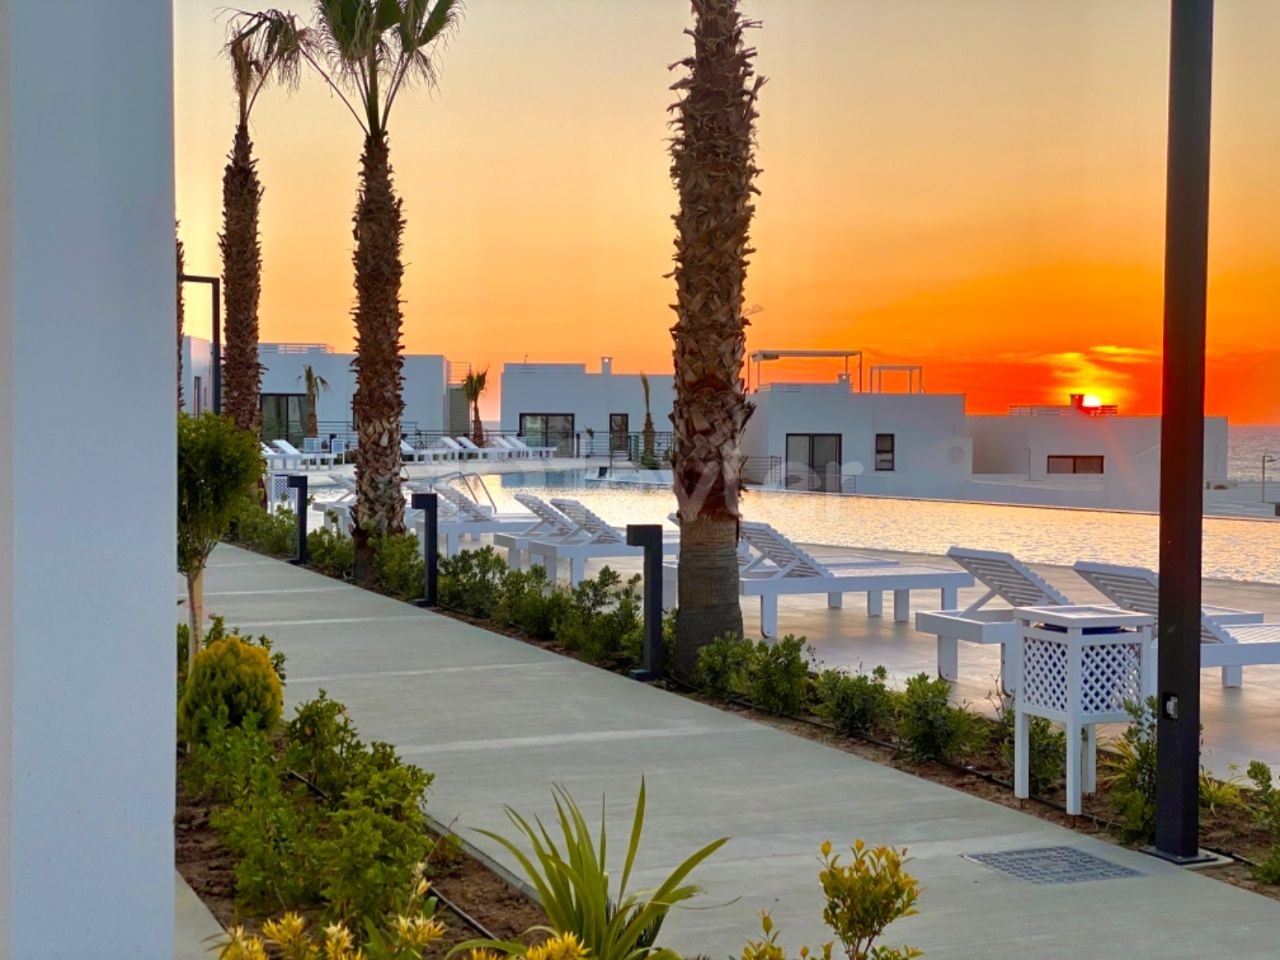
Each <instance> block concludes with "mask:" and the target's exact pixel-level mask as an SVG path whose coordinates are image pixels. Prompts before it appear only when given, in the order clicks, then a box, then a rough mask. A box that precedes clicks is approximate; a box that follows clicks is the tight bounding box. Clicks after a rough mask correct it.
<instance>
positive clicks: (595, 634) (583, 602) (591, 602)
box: [555, 567, 644, 667]
mask: <svg viewBox="0 0 1280 960" xmlns="http://www.w3.org/2000/svg"><path fill="white" fill-rule="evenodd" d="M640 580H641V578H640V575H639V574H637V575H635V576H633V577H631V578H630V579H629V580H627V581H625V582H624V581H623V579H622V577H621V576H620V575H619V574H618V573H617V571H615V570H613V569H611V568H610V567H604V568H603V569H602V570H601V571H600V573H599V575H598V576H597V577H595V578H594V579H586V580H583V581H582V582H581V583H579V584H578V585H577V586H576V587H574V588H573V591H572V593H571V594H570V600H569V604H568V608H567V609H566V610H565V611H564V613H563V615H562V616H561V617H560V619H559V622H558V623H557V625H556V629H555V637H556V639H557V640H558V641H560V642H561V643H563V644H564V645H565V646H566V647H568V648H569V649H570V650H574V651H576V652H578V653H581V654H582V655H583V656H585V657H586V658H587V659H589V660H592V661H595V662H596V663H608V664H611V665H614V666H618V667H626V666H628V665H630V664H633V663H635V662H637V660H638V659H639V656H640V647H641V643H642V641H643V633H644V620H643V617H642V615H641V611H640Z"/></svg>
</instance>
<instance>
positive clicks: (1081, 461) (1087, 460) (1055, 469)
mask: <svg viewBox="0 0 1280 960" xmlns="http://www.w3.org/2000/svg"><path fill="white" fill-rule="evenodd" d="M1102 463H1103V460H1102V457H1095V456H1083V457H1077V456H1067V455H1064V454H1059V455H1050V457H1049V460H1048V465H1047V466H1046V472H1048V473H1055V474H1064V473H1091V474H1100V473H1102V472H1103V471H1102Z"/></svg>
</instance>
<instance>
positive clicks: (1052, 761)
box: [995, 701, 1067, 794]
mask: <svg viewBox="0 0 1280 960" xmlns="http://www.w3.org/2000/svg"><path fill="white" fill-rule="evenodd" d="M1013 721H1014V713H1013V709H1012V708H1011V707H1009V706H1006V705H1005V704H1004V702H1003V701H1001V702H999V703H997V704H996V722H995V735H996V737H997V739H998V740H999V743H1000V758H1001V759H1002V760H1003V761H1004V765H1005V767H1006V768H1008V769H1009V770H1010V771H1012V770H1013V755H1014V739H1013V733H1014V729H1013V727H1014V723H1013ZM1027 745H1028V748H1029V749H1028V751H1027V756H1028V759H1029V762H1028V765H1027V768H1028V769H1027V773H1028V784H1029V786H1030V789H1031V793H1032V794H1043V793H1046V792H1047V791H1049V790H1051V789H1052V788H1053V787H1054V786H1055V785H1056V784H1057V783H1058V782H1059V781H1061V780H1062V778H1063V776H1064V774H1065V772H1066V766H1067V734H1066V731H1064V730H1059V729H1057V728H1055V727H1054V725H1053V724H1052V723H1050V722H1049V720H1048V719H1046V718H1045V717H1027Z"/></svg>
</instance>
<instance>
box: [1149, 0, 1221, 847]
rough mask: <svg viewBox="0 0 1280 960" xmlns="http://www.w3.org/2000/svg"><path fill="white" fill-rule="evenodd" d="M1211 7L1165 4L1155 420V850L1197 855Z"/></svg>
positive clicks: (1202, 1)
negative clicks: (1160, 332)
mask: <svg viewBox="0 0 1280 960" xmlns="http://www.w3.org/2000/svg"><path fill="white" fill-rule="evenodd" d="M1212 74H1213V0H1172V27H1171V31H1170V53H1169V146H1168V181H1167V186H1166V190H1167V195H1166V206H1165V258H1164V396H1163V407H1162V416H1161V421H1160V444H1161V446H1160V605H1159V651H1160V654H1159V663H1158V665H1157V674H1158V680H1157V683H1158V691H1159V716H1158V720H1157V729H1158V738H1159V739H1158V743H1157V749H1156V849H1155V852H1156V853H1158V854H1160V855H1161V856H1163V857H1165V858H1167V859H1169V860H1173V861H1175V862H1179V863H1187V862H1192V861H1195V860H1197V859H1199V856H1198V855H1199V830H1200V823H1199V812H1200V811H1199V779H1198V778H1199V769H1200V575H1201V572H1200V566H1201V536H1202V528H1203V524H1204V517H1203V513H1204V489H1203V488H1204V482H1203V480H1204V343H1205V290H1206V285H1207V275H1208V248H1209V117H1210V105H1211V100H1212V97H1211V93H1212Z"/></svg>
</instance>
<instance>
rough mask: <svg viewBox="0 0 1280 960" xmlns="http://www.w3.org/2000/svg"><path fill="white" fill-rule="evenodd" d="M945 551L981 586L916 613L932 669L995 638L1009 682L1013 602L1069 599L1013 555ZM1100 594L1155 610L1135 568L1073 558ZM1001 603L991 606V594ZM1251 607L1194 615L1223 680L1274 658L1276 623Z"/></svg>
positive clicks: (1154, 598) (1150, 590)
mask: <svg viewBox="0 0 1280 960" xmlns="http://www.w3.org/2000/svg"><path fill="white" fill-rule="evenodd" d="M947 556H949V557H950V558H951V559H952V560H954V561H955V562H956V563H957V564H959V565H960V567H962V568H963V569H964V570H966V571H968V572H969V573H970V574H971V575H972V576H973V577H974V578H975V579H976V580H978V581H979V582H980V583H981V584H982V585H983V586H984V587H986V588H987V590H986V593H984V594H983V595H982V596H980V597H979V598H978V599H977V600H975V601H974V602H973V603H971V604H969V606H967V607H965V608H964V609H957V608H956V607H955V606H954V605H950V606H949V605H948V604H946V603H945V602H944V603H943V608H942V609H941V610H936V611H930V612H921V613H917V614H916V629H917V630H919V631H920V632H921V633H927V634H932V635H934V636H936V637H937V638H938V675H939V676H942V677H945V678H946V679H948V680H955V679H956V678H957V676H958V674H959V663H958V659H959V656H958V654H959V651H958V646H959V643H958V641H961V640H963V641H966V642H968V643H979V644H999V646H1000V681H1001V685H1002V686H1003V687H1004V689H1005V690H1010V689H1011V687H1012V674H1013V669H1012V651H1013V650H1014V645H1015V644H1016V643H1017V641H1018V638H1017V625H1016V623H1015V621H1014V618H1013V610H1014V608H1015V607H1046V606H1070V605H1072V601H1071V600H1070V598H1068V597H1067V596H1066V595H1065V594H1064V593H1063V592H1062V591H1060V590H1058V589H1057V588H1056V587H1054V586H1053V585H1052V584H1050V583H1049V582H1048V581H1046V580H1045V579H1044V578H1043V577H1041V576H1040V575H1039V574H1037V573H1036V572H1035V571H1034V570H1032V569H1031V568H1030V567H1028V566H1027V565H1026V564H1025V563H1023V562H1022V561H1021V560H1019V559H1018V558H1017V557H1015V556H1013V555H1012V554H1008V553H1003V552H1000V551H994V550H972V549H968V548H964V547H952V548H951V549H950V550H948V551H947ZM1073 569H1074V570H1075V571H1076V573H1078V574H1079V575H1080V576H1081V578H1083V579H1084V580H1085V581H1086V582H1087V583H1088V584H1089V585H1090V586H1092V587H1093V588H1094V589H1095V590H1097V591H1098V592H1099V593H1101V594H1102V595H1103V596H1104V597H1106V598H1107V600H1108V601H1109V602H1110V603H1112V604H1114V605H1115V606H1117V607H1120V608H1121V609H1124V610H1132V611H1135V612H1137V613H1145V614H1149V615H1151V616H1155V615H1156V614H1157V612H1158V607H1159V581H1158V580H1157V577H1156V574H1155V573H1154V572H1152V571H1151V570H1147V569H1144V568H1142V567H1127V566H1119V565H1115V564H1107V563H1095V562H1091V561H1079V562H1077V563H1076V564H1075V566H1074V568H1073ZM997 600H999V601H1003V602H1004V604H1006V606H992V605H991V604H992V602H993V601H997ZM1262 621H1263V617H1262V614H1260V613H1256V612H1253V611H1250V610H1236V609H1234V608H1230V607H1218V606H1212V605H1205V606H1203V607H1202V608H1201V619H1200V639H1201V647H1200V664H1201V666H1203V667H1215V668H1221V670H1222V685H1223V686H1224V687H1238V686H1240V685H1241V684H1242V682H1243V670H1242V668H1243V667H1244V666H1246V665H1259V664H1280V624H1275V623H1263V622H1262Z"/></svg>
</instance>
